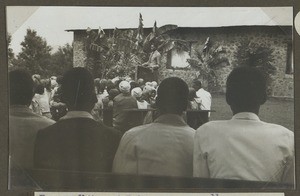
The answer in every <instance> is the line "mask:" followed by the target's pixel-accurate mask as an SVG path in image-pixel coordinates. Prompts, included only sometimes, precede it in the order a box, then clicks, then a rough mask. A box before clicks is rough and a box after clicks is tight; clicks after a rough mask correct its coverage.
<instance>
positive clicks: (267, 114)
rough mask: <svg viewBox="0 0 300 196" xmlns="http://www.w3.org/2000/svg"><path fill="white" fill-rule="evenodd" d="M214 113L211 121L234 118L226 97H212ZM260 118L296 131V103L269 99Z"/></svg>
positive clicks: (262, 108) (261, 111)
mask: <svg viewBox="0 0 300 196" xmlns="http://www.w3.org/2000/svg"><path fill="white" fill-rule="evenodd" d="M212 110H216V112H212V113H211V116H210V120H228V119H231V117H232V112H231V110H230V107H229V106H228V105H227V103H226V100H225V95H212ZM259 117H260V119H261V120H262V121H265V122H269V123H275V124H279V125H282V126H284V127H286V128H288V129H290V130H292V131H294V101H293V100H286V99H277V98H276V99H275V98H269V99H268V100H267V102H266V103H265V104H264V105H262V106H261V108H260V113H259Z"/></svg>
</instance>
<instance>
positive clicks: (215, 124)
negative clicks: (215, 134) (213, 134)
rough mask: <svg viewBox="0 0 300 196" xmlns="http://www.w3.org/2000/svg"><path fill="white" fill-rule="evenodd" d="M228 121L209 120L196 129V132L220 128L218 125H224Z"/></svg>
mask: <svg viewBox="0 0 300 196" xmlns="http://www.w3.org/2000/svg"><path fill="white" fill-rule="evenodd" d="M228 122H229V120H216V121H210V122H207V123H205V124H203V125H201V126H200V127H199V128H198V129H197V130H196V132H205V131H207V132H209V131H210V130H213V129H216V128H220V127H224V126H225V125H226V124H227V123H228Z"/></svg>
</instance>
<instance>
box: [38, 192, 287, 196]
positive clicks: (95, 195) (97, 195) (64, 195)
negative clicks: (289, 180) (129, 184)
mask: <svg viewBox="0 0 300 196" xmlns="http://www.w3.org/2000/svg"><path fill="white" fill-rule="evenodd" d="M169 195H171V196H180V195H188V196H284V193H118V192H113V193H112V192H110V193H105V192H35V194H34V196H169Z"/></svg>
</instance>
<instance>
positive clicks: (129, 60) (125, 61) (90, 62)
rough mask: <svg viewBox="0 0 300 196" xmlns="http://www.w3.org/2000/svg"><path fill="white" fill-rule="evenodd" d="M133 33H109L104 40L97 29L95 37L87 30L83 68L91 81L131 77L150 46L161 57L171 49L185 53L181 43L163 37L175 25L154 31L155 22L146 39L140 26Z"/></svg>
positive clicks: (131, 31) (181, 41) (147, 55)
mask: <svg viewBox="0 0 300 196" xmlns="http://www.w3.org/2000/svg"><path fill="white" fill-rule="evenodd" d="M141 21H142V20H141V15H140V25H139V28H138V29H137V30H136V31H134V30H122V31H120V30H118V29H117V28H116V29H115V30H114V31H113V33H112V36H111V35H109V36H107V35H106V34H105V32H104V31H103V30H101V29H99V31H98V33H96V32H95V31H92V30H91V29H89V28H88V29H87V39H86V49H87V59H86V64H87V67H88V68H89V69H90V70H91V71H92V73H94V77H100V78H113V77H116V76H119V77H124V76H130V77H132V78H133V77H134V75H135V73H136V67H137V66H138V65H141V64H142V63H143V62H146V61H147V60H148V59H149V53H150V52H151V50H150V48H151V45H152V44H154V45H155V46H157V50H158V51H159V52H160V53H161V54H164V53H166V52H168V51H170V50H172V49H173V48H174V47H181V48H184V49H185V50H188V47H187V44H186V42H184V41H183V40H174V39H171V38H170V36H168V35H167V34H166V33H167V32H168V31H171V30H173V29H176V28H177V26H176V25H164V26H162V27H159V28H157V27H156V22H155V24H154V27H153V30H152V32H150V33H149V34H148V35H147V36H146V38H144V37H143V36H144V35H143V33H142V32H143V31H142V30H141V29H140V28H141V27H142V26H143V25H142V24H141Z"/></svg>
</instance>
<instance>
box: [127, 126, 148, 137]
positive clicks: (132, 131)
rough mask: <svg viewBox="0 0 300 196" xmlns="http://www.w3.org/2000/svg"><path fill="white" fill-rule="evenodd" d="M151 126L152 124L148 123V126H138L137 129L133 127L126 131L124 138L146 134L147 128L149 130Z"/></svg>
mask: <svg viewBox="0 0 300 196" xmlns="http://www.w3.org/2000/svg"><path fill="white" fill-rule="evenodd" d="M152 126H153V125H152V123H150V124H146V125H140V126H137V127H133V128H131V129H129V130H128V131H126V132H125V134H124V136H126V137H136V136H140V135H141V134H143V133H145V132H147V130H148V129H149V128H151V127H152ZM124 136H123V137H124Z"/></svg>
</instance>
